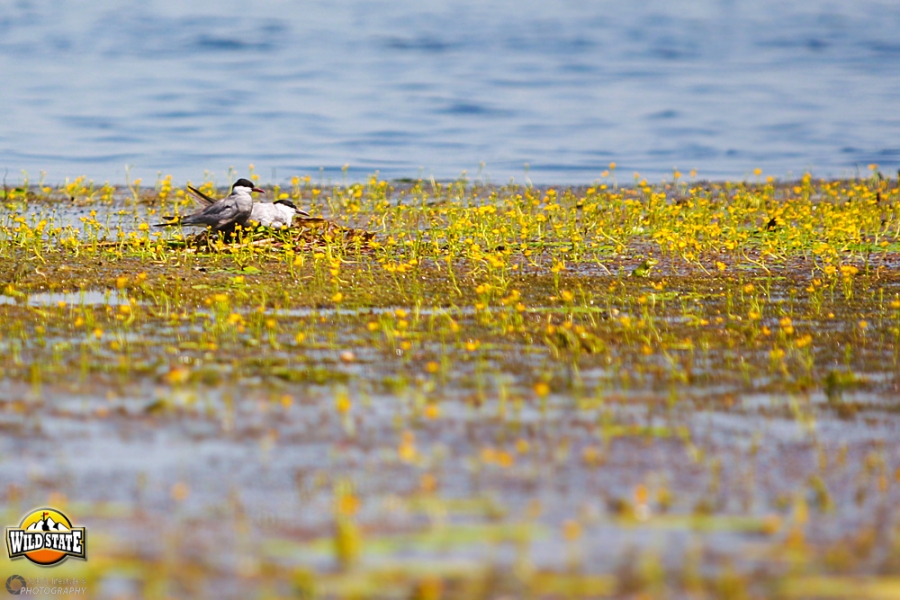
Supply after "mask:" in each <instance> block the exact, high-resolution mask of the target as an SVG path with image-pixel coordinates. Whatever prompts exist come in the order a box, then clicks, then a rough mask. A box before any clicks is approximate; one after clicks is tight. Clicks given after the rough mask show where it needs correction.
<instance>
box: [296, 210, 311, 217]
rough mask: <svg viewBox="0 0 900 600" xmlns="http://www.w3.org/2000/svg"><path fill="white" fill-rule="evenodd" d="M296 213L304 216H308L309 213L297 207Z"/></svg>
mask: <svg viewBox="0 0 900 600" xmlns="http://www.w3.org/2000/svg"><path fill="white" fill-rule="evenodd" d="M297 214H298V215H303V216H304V217H308V216H309V213H308V212H306V211H305V210H300V209H297Z"/></svg>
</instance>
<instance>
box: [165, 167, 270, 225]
mask: <svg viewBox="0 0 900 600" xmlns="http://www.w3.org/2000/svg"><path fill="white" fill-rule="evenodd" d="M188 190H189V191H190V192H191V193H193V194H194V195H195V196H197V197H199V198H202V199H203V203H204V204H205V206H203V207H202V208H201V209H200V210H197V211H194V212H192V213H191V214H189V215H187V216H184V217H181V218H178V217H172V218H171V219H170V220H169V221H167V222H165V223H157V224H156V226H157V227H174V226H176V225H195V226H200V227H209V228H210V229H212V230H213V231H223V230H227V229H230V228H232V227H234V226H235V225H245V224H246V223H247V221H248V220H249V218H250V214H251V213H252V212H253V196H252V195H251V194H252V193H253V192H259V193H261V194H265V193H266V191H265V190H263V189H261V188H258V187H256V186H254V185H253V182H252V181H250V180H249V179H243V178H242V179H238V180H237V181H235V182H234V185H233V186H231V193H230V194H228V195H227V196H225V197H224V198H222V199H221V200H213V199H212V198H210V197H209V196H207V195H206V194H204V193H203V192H201V191H200V190H197V189H195V188H193V187H191V186H188Z"/></svg>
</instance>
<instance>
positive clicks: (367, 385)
mask: <svg viewBox="0 0 900 600" xmlns="http://www.w3.org/2000/svg"><path fill="white" fill-rule="evenodd" d="M614 175H615V174H614V173H608V174H606V175H605V176H604V177H605V178H604V179H603V180H601V181H599V182H597V183H596V184H594V185H591V186H589V187H588V186H585V187H580V188H570V189H558V188H538V187H531V186H517V185H508V186H491V185H483V184H476V183H472V182H467V181H458V182H449V183H436V182H422V181H411V182H395V183H390V182H385V181H379V180H377V179H375V178H373V179H372V180H370V181H368V182H366V183H359V184H352V185H346V186H333V187H323V186H317V185H314V184H312V183H311V182H310V181H309V180H308V179H300V178H295V179H294V180H293V181H292V182H291V183H290V184H289V185H288V186H286V187H284V188H277V187H273V188H269V189H268V191H269V194H267V197H268V198H270V199H277V198H290V199H291V200H292V201H293V202H294V203H295V204H296V205H297V206H298V207H301V208H304V209H306V210H308V211H309V212H310V213H311V214H312V219H310V220H300V221H298V222H297V223H296V224H295V227H294V228H292V229H290V230H287V231H267V230H256V229H250V230H247V231H244V232H240V234H239V235H238V238H237V239H231V240H228V239H224V238H220V237H215V238H212V237H207V236H206V234H205V233H203V232H201V233H199V234H197V232H196V231H194V232H189V231H179V230H177V228H173V229H171V230H166V231H160V230H158V229H154V228H153V227H152V225H153V224H154V223H156V222H159V216H158V215H160V214H184V213H185V212H188V211H190V210H192V208H193V206H192V202H191V200H190V199H188V198H186V197H185V195H184V193H183V192H182V191H181V190H178V189H175V187H174V186H173V185H172V182H171V179H170V178H164V179H160V181H158V182H157V183H156V185H155V186H154V187H152V188H147V187H143V188H142V187H141V186H140V183H139V182H136V183H132V184H131V185H129V186H124V187H114V186H109V185H105V186H95V185H93V184H92V183H91V182H87V181H85V180H84V179H81V178H79V179H76V180H74V181H72V182H69V183H67V184H65V185H63V186H59V187H47V186H34V185H23V186H21V187H19V188H16V189H12V188H7V189H6V190H5V193H4V195H3V197H2V203H0V206H2V213H0V428H2V432H3V435H2V437H0V501H2V503H0V506H2V507H3V514H4V517H5V523H6V525H8V526H14V525H18V524H19V523H20V522H21V520H22V518H23V516H24V515H25V514H27V513H28V512H29V511H31V510H32V509H35V508H40V507H52V508H54V509H57V510H61V511H63V512H64V513H65V514H67V515H68V516H69V517H70V518H71V519H72V521H73V523H74V524H75V525H76V526H83V527H85V528H86V531H87V532H88V545H89V547H88V550H87V560H86V561H82V560H78V559H73V558H70V559H68V560H67V561H66V562H65V563H63V564H62V565H60V566H58V567H56V568H54V569H52V570H47V569H41V568H38V567H37V566H35V565H31V564H30V563H28V562H27V561H26V560H21V561H19V562H16V563H14V568H13V566H11V567H10V569H8V574H12V573H13V572H14V571H15V572H16V573H18V574H20V575H21V576H22V577H23V578H25V579H26V580H27V579H28V578H35V577H37V578H40V577H48V573H50V574H51V575H52V576H53V577H56V578H70V579H72V580H77V581H83V582H85V583H84V585H85V586H86V588H87V593H88V594H90V595H91V597H97V598H132V597H134V598H138V597H145V598H168V597H191V598H201V597H208V598H246V597H271V598H275V597H301V598H404V599H405V598H419V599H438V598H466V599H469V598H486V599H487V598H500V597H505V598H582V597H591V598H612V597H622V598H663V597H669V598H789V599H794V598H854V599H857V598H894V597H900V579H898V578H897V575H896V574H897V573H898V572H900V541H898V540H900V509H898V506H900V445H898V444H897V442H896V440H897V436H898V433H897V432H898V430H900V378H898V373H900V365H898V361H900V214H898V209H900V191H898V185H897V181H896V180H895V179H892V178H886V177H884V176H882V175H881V174H880V173H879V172H878V171H877V168H874V167H873V169H872V170H871V172H870V176H868V177H866V178H860V179H855V180H842V181H820V180H816V179H814V178H813V177H811V176H808V175H807V176H805V177H803V178H801V179H799V180H797V181H787V182H782V181H775V180H773V179H764V178H763V177H762V176H760V175H757V176H756V178H755V179H754V180H753V181H750V182H724V183H709V182H696V181H685V179H684V178H683V177H682V176H681V175H680V174H676V176H675V177H674V179H673V180H672V181H670V182H667V183H661V184H654V185H650V184H647V183H646V182H643V181H641V180H640V179H636V180H635V181H634V182H633V184H629V185H628V186H620V185H617V183H616V180H615V178H614ZM201 189H203V191H204V193H207V194H211V195H212V194H215V193H216V190H215V186H214V185H213V184H212V182H206V183H204V184H202V185H201ZM219 193H220V194H221V192H219Z"/></svg>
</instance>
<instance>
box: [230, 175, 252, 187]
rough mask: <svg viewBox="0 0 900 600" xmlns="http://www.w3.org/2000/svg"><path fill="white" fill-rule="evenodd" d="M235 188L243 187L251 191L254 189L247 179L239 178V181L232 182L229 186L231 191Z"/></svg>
mask: <svg viewBox="0 0 900 600" xmlns="http://www.w3.org/2000/svg"><path fill="white" fill-rule="evenodd" d="M236 187H245V188H250V189H253V188H255V187H256V186H255V185H253V182H252V181H250V180H249V179H244V178H241V179H238V180H237V181H235V182H234V185H233V186H231V189H234V188H236Z"/></svg>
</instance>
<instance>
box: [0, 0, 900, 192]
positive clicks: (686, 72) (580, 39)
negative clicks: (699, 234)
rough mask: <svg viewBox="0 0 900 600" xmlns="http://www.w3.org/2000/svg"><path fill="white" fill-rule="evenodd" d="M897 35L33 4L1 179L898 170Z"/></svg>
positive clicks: (355, 1) (786, 10)
mask: <svg viewBox="0 0 900 600" xmlns="http://www.w3.org/2000/svg"><path fill="white" fill-rule="evenodd" d="M898 25H900V5H898V4H896V3H881V2H877V1H875V0H863V1H861V2H856V3H844V4H840V3H832V2H819V1H815V0H804V1H801V2H793V3H788V4H785V3H780V2H775V1H774V0H764V1H763V2H739V1H737V0H720V1H713V0H708V1H701V2H694V3H669V2H647V3H623V2H550V3H547V2H536V1H534V0H525V1H524V2H523V1H521V0H519V1H517V2H512V1H501V2H491V3H482V2H474V1H471V0H468V1H462V2H460V1H454V2H449V1H433V2H428V3H419V2H415V3H414V2H360V1H359V0H342V1H341V2H337V3H332V2H321V1H319V2H311V3H296V4H295V3H283V2H276V1H274V0H271V1H267V2H260V3H254V5H253V8H252V10H251V9H247V7H246V6H245V5H243V4H239V3H230V2H226V3H221V2H200V3H178V2H171V1H168V0H159V1H157V2H148V3H137V2H134V3H130V4H128V5H122V4H121V3H118V2H111V1H108V0H105V1H102V0H101V1H98V2H92V3H89V4H87V5H80V4H79V5H72V4H68V5H67V4H58V3H54V2H49V1H41V0H36V1H22V2H18V3H15V4H12V3H10V4H8V5H7V6H6V7H5V8H4V9H3V11H2V16H0V69H2V72H3V74H4V79H5V81H7V82H9V85H6V86H4V91H3V97H2V102H3V112H4V127H3V128H0V167H3V168H8V169H9V175H8V177H9V178H10V180H12V179H13V178H20V177H21V175H20V174H19V170H20V169H26V170H28V171H29V172H30V175H31V176H32V178H35V177H37V175H38V172H39V171H40V170H42V169H44V170H46V171H47V177H48V178H49V179H50V180H52V181H57V180H60V179H62V178H64V177H66V176H73V175H75V174H87V175H88V176H89V177H91V178H95V179H98V180H103V179H109V180H112V181H114V182H121V181H122V180H123V179H124V177H125V173H124V171H125V165H126V164H131V165H134V168H133V170H132V172H131V177H143V178H145V180H147V179H152V178H153V177H155V175H156V172H157V170H162V171H164V172H167V173H172V174H174V175H175V176H176V178H180V179H187V178H194V179H195V180H196V179H197V178H199V177H202V176H203V173H204V171H205V170H210V171H212V172H213V173H214V174H215V176H216V178H217V181H218V183H220V184H224V183H225V181H224V180H225V179H227V169H228V167H229V166H235V167H236V168H238V169H241V170H245V169H246V166H247V165H248V163H251V162H253V163H255V165H256V166H257V169H258V170H259V172H260V174H261V175H262V176H263V177H264V178H265V179H269V178H270V177H273V175H274V179H276V180H281V179H284V178H286V177H289V176H291V175H295V174H299V175H302V174H307V173H308V174H310V175H312V176H313V177H316V178H318V177H321V178H322V179H323V180H324V181H328V180H332V181H341V180H342V178H343V177H344V176H345V175H344V174H342V173H341V170H340V169H341V166H343V165H344V164H349V165H350V169H349V171H348V174H347V177H350V178H357V179H358V178H360V177H363V176H365V175H366V174H367V173H371V172H373V171H375V170H376V169H378V170H380V172H381V175H382V176H385V177H416V176H419V175H424V176H429V175H432V174H433V175H434V176H436V177H439V178H443V177H455V176H457V175H459V173H460V172H461V171H462V170H463V169H466V170H468V173H469V176H480V177H484V178H490V179H491V180H492V181H494V182H504V181H506V180H507V179H508V178H509V177H515V178H516V179H517V180H518V181H523V180H525V179H526V178H530V179H531V180H533V181H536V182H582V183H583V182H587V181H591V180H593V179H596V178H598V177H599V176H600V173H601V172H602V171H603V170H604V169H605V168H607V165H608V164H609V163H610V162H611V161H616V162H617V163H618V165H619V171H620V173H621V174H622V175H621V177H623V178H625V179H628V180H630V178H631V176H632V172H633V171H639V172H641V174H642V175H645V176H650V177H655V178H658V177H661V176H663V175H665V174H667V173H671V170H672V169H673V168H675V167H677V168H679V169H681V170H682V171H684V172H685V173H687V172H688V171H689V170H690V169H692V168H695V167H696V168H699V169H700V173H699V175H700V176H701V177H703V176H706V177H724V176H730V177H742V176H745V175H747V174H748V173H750V172H751V171H752V170H753V169H754V168H756V167H760V168H762V169H764V170H765V172H766V173H767V174H774V175H779V176H784V175H788V174H789V173H793V174H795V175H796V174H798V173H800V172H802V171H804V170H806V169H814V171H815V172H816V173H817V174H819V175H823V176H824V175H851V174H855V173H856V169H857V168H860V169H862V170H863V171H864V170H865V167H866V165H867V164H868V163H872V162H874V163H878V164H879V165H881V166H882V167H883V168H885V169H890V170H891V171H892V170H893V169H894V168H896V167H897V165H898V164H900V142H898V141H897V140H898V139H900V118H898V117H897V115H896V110H895V108H896V101H895V99H896V98H897V97H900V78H898V77H897V69H896V64H897V62H898V58H900V44H898V43H897V41H896V31H897V27H898ZM482 162H483V163H485V166H484V167H483V168H482V167H480V166H479V164H480V163H482ZM526 163H527V164H528V165H529V166H528V168H527V170H526V167H525V164H526ZM320 168H322V169H323V171H321V173H320Z"/></svg>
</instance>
